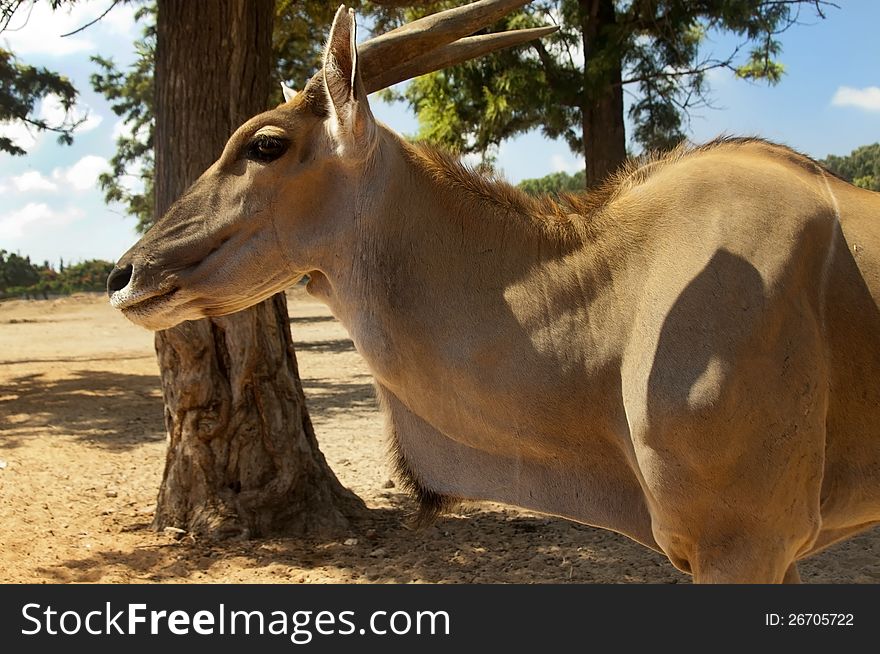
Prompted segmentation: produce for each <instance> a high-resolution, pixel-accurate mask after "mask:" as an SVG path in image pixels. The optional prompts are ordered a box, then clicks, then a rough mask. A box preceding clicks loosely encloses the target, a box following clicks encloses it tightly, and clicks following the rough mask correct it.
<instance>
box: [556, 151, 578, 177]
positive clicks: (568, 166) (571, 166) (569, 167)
mask: <svg viewBox="0 0 880 654" xmlns="http://www.w3.org/2000/svg"><path fill="white" fill-rule="evenodd" d="M550 167H551V168H552V169H553V172H554V173H576V172H577V171H579V170H583V168H584V164H583V162H582V161H578V160H576V159H574V158H572V157H571V156H565V155H561V154H558V153H557V154H554V155H552V156H551V157H550Z"/></svg>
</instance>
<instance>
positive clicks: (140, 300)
mask: <svg viewBox="0 0 880 654" xmlns="http://www.w3.org/2000/svg"><path fill="white" fill-rule="evenodd" d="M179 290H180V289H179V288H178V287H173V288H169V289H166V290H164V291H158V292H155V293H150V292H149V291H141V292H140V293H134V294H130V293H125V294H122V293H119V292H117V293H114V294H113V297H111V298H110V304H111V305H112V306H113V308H114V309H119V310H120V311H122V313H123V314H125V315H127V314H129V313H133V314H135V315H143V314H146V313H152V312H153V311H155V310H156V309H158V308H160V307H162V306H163V305H165V304H166V303H167V302H168V301H169V300H171V298H172V297H173V296H174V295H175V294H176V293H177V291H179ZM117 296H119V297H117Z"/></svg>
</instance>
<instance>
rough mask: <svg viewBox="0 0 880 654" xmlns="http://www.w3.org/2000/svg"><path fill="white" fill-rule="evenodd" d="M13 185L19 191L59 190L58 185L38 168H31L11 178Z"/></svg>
mask: <svg viewBox="0 0 880 654" xmlns="http://www.w3.org/2000/svg"><path fill="white" fill-rule="evenodd" d="M11 181H12V185H13V186H14V187H15V190H16V191H18V192H19V193H26V192H28V191H57V190H58V185H57V184H56V183H55V182H53V181H52V180H50V179H47V178H46V177H43V175H42V174H41V173H39V172H37V171H36V170H29V171H28V172H26V173H22V174H21V175H16V176H15V177H13V178H11Z"/></svg>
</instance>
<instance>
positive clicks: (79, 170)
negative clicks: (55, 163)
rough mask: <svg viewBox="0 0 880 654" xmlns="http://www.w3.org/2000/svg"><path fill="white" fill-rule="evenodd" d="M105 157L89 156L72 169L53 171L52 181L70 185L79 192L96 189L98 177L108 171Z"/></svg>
mask: <svg viewBox="0 0 880 654" xmlns="http://www.w3.org/2000/svg"><path fill="white" fill-rule="evenodd" d="M108 168H109V166H108V163H107V160H106V159H105V158H104V157H99V156H97V155H94V154H89V155H86V156H85V157H83V158H82V159H80V160H79V161H77V162H76V163H75V164H73V165H72V166H71V167H70V168H56V169H55V170H53V171H52V179H54V180H57V181H61V182H64V183H67V184H70V185H71V186H72V187H73V188H74V189H76V190H77V191H85V190H88V189H91V188H95V187H96V186H97V183H98V175H100V174H101V173H103V172H105V171H106V170H108Z"/></svg>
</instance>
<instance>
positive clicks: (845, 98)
mask: <svg viewBox="0 0 880 654" xmlns="http://www.w3.org/2000/svg"><path fill="white" fill-rule="evenodd" d="M831 104H832V105H834V106H835V107H856V108H857V109H864V110H865V111H880V86H866V87H865V88H863V89H854V88H852V87H851V86H840V87H838V88H837V91H836V92H835V94H834V97H833V98H832V99H831Z"/></svg>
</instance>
